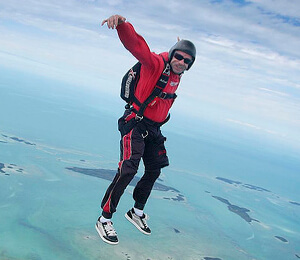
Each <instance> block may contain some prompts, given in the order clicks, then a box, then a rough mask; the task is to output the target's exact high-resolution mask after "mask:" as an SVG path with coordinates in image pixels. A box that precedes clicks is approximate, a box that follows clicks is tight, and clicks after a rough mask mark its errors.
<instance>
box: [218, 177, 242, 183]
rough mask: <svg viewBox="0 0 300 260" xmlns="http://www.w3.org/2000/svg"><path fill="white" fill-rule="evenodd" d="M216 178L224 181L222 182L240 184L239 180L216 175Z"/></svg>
mask: <svg viewBox="0 0 300 260" xmlns="http://www.w3.org/2000/svg"><path fill="white" fill-rule="evenodd" d="M216 179H217V180H219V181H224V182H226V183H229V184H242V183H241V182H240V181H233V180H230V179H226V178H223V177H216Z"/></svg>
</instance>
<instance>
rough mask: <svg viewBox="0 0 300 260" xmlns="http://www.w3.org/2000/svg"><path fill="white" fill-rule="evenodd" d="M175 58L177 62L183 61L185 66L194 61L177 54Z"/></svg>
mask: <svg viewBox="0 0 300 260" xmlns="http://www.w3.org/2000/svg"><path fill="white" fill-rule="evenodd" d="M174 58H175V59H176V60H183V61H184V63H185V64H187V65H189V64H191V63H192V62H193V61H192V60H191V59H188V58H184V57H183V56H182V55H181V54H179V53H177V52H175V54H174Z"/></svg>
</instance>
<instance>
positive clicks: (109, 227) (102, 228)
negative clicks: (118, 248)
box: [95, 217, 119, 245]
mask: <svg viewBox="0 0 300 260" xmlns="http://www.w3.org/2000/svg"><path fill="white" fill-rule="evenodd" d="M95 227H96V230H97V232H98V234H99V236H100V237H101V239H102V240H103V241H104V242H106V243H108V244H111V245H116V244H118V243H119V240H118V237H117V232H116V230H115V229H114V227H113V223H112V222H111V221H109V222H105V223H101V222H100V217H99V218H98V220H97V223H96V225H95Z"/></svg>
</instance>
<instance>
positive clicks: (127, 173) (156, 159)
mask: <svg viewBox="0 0 300 260" xmlns="http://www.w3.org/2000/svg"><path fill="white" fill-rule="evenodd" d="M126 116H127V114H126V112H125V114H124V116H123V117H122V118H120V120H119V130H120V132H121V135H122V139H121V141H120V150H121V156H120V157H121V158H120V162H119V167H118V172H117V174H116V175H115V178H114V179H113V181H112V183H111V184H110V185H109V187H108V189H107V191H106V193H105V195H104V198H103V200H102V203H101V208H102V210H103V211H102V215H103V216H104V217H105V218H111V217H112V214H113V213H114V212H115V211H116V208H117V205H118V203H119V200H120V198H121V196H122V194H123V193H124V191H125V189H126V187H127V186H128V184H129V183H130V181H131V180H132V179H133V177H134V175H135V174H136V173H137V170H138V167H139V163H140V160H141V159H143V162H144V165H145V173H144V175H143V176H142V178H141V179H140V180H139V182H138V183H137V185H136V186H135V188H134V192H133V199H134V200H135V207H136V208H139V209H143V208H144V206H145V204H146V202H147V199H148V198H149V196H150V193H151V190H152V187H153V185H154V183H155V181H156V179H157V178H158V176H159V175H160V171H161V168H163V167H165V166H168V165H169V160H168V157H167V154H166V148H165V145H164V142H165V140H166V138H165V137H164V136H163V135H162V133H161V130H160V126H159V125H158V124H156V123H154V122H152V121H150V120H144V119H143V120H142V121H141V122H139V123H137V124H135V125H134V127H133V129H131V130H130V131H129V132H128V131H123V129H124V128H127V126H128V125H127V124H128V123H126V122H125V121H124V120H125V118H126ZM127 130H128V129H127ZM126 132H128V133H126Z"/></svg>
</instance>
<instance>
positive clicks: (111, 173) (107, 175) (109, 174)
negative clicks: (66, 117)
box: [66, 167, 184, 201]
mask: <svg viewBox="0 0 300 260" xmlns="http://www.w3.org/2000/svg"><path fill="white" fill-rule="evenodd" d="M66 169H67V170H70V171H73V172H77V173H81V174H84V175H88V176H92V177H96V178H100V179H104V180H108V181H112V180H113V178H114V177H115V175H116V171H115V170H110V169H89V168H80V167H66ZM139 180H140V178H139V177H137V176H134V178H133V179H132V181H131V182H130V184H129V185H130V186H136V184H137V183H138V181H139ZM153 190H158V191H172V192H176V193H179V190H177V189H175V188H173V187H170V186H166V185H163V184H161V183H157V182H156V183H154V186H153ZM172 199H173V200H177V201H181V200H184V199H183V195H181V194H178V195H177V196H176V198H172Z"/></svg>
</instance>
